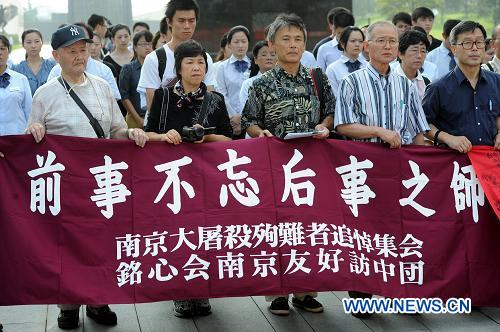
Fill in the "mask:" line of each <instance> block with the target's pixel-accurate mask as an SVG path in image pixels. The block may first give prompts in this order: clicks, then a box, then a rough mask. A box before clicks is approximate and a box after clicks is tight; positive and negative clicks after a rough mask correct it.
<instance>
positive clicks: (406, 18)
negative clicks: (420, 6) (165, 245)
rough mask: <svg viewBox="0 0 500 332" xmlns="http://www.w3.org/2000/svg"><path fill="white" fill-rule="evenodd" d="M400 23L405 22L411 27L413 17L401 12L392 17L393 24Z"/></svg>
mask: <svg viewBox="0 0 500 332" xmlns="http://www.w3.org/2000/svg"><path fill="white" fill-rule="evenodd" d="M398 22H404V23H406V24H408V25H411V15H410V14H408V13H406V12H399V13H397V14H396V15H394V16H393V17H392V24H394V25H396V24H397V23H398Z"/></svg>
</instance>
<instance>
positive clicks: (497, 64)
mask: <svg viewBox="0 0 500 332" xmlns="http://www.w3.org/2000/svg"><path fill="white" fill-rule="evenodd" d="M488 64H489V65H490V66H491V67H493V72H494V73H497V74H500V59H499V58H497V56H496V55H495V56H494V57H493V59H492V60H491V61H488ZM481 67H482V68H483V69H486V70H490V68H489V67H488V65H487V64H485V63H484V64H483V65H482V66H481Z"/></svg>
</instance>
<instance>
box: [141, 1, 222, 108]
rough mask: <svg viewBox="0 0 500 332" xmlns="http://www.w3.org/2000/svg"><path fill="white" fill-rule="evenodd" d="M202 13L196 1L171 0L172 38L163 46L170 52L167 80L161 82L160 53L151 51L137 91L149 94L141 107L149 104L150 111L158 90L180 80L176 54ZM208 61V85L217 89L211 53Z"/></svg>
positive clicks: (167, 59) (164, 75)
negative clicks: (176, 50)
mask: <svg viewBox="0 0 500 332" xmlns="http://www.w3.org/2000/svg"><path fill="white" fill-rule="evenodd" d="M199 13H200V9H199V7H198V4H197V3H196V1H195V0H170V1H169V2H168V4H167V10H166V11H165V16H166V17H167V23H168V28H169V29H170V31H171V32H172V39H171V40H170V41H169V42H168V43H166V44H165V45H164V46H163V48H164V49H165V53H166V66H165V71H164V73H163V77H162V78H161V80H160V75H159V72H158V55H157V52H151V53H149V54H148V56H146V59H145V60H144V64H143V65H142V69H141V77H140V79H139V84H138V85H137V91H138V92H139V93H141V92H143V93H145V95H146V100H145V101H143V100H141V106H143V105H144V104H146V106H147V109H148V112H149V109H150V107H151V102H152V100H153V96H154V92H155V90H156V89H158V88H159V87H160V86H162V85H163V86H168V85H170V83H172V82H173V81H175V80H176V79H177V74H176V73H175V68H174V62H175V60H174V51H175V48H176V47H177V45H179V44H180V43H182V42H183V41H186V40H189V39H191V38H192V37H193V34H194V31H195V29H196V22H197V20H198V18H199ZM207 59H208V72H207V75H206V76H205V80H204V82H205V84H206V85H207V87H208V89H209V90H213V87H214V85H215V81H216V77H215V74H214V68H213V62H212V58H211V57H210V55H208V53H207Z"/></svg>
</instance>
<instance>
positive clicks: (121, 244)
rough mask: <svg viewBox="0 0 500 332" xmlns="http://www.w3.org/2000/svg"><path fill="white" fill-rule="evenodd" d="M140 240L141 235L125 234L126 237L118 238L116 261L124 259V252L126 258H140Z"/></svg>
mask: <svg viewBox="0 0 500 332" xmlns="http://www.w3.org/2000/svg"><path fill="white" fill-rule="evenodd" d="M140 238H141V236H140V235H139V234H135V235H132V234H125V236H122V237H116V238H115V240H116V259H117V260H120V259H121V258H122V252H124V253H125V257H133V258H137V257H139V253H140V251H139V244H140V242H141V240H140Z"/></svg>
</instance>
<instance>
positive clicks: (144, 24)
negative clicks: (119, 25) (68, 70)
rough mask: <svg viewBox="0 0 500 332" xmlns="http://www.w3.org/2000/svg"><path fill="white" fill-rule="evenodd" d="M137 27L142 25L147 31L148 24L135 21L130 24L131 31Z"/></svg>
mask: <svg viewBox="0 0 500 332" xmlns="http://www.w3.org/2000/svg"><path fill="white" fill-rule="evenodd" d="M137 27H144V28H146V29H147V30H148V31H149V24H147V23H146V22H135V23H134V25H133V26H132V31H134V30H135V28H137Z"/></svg>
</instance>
